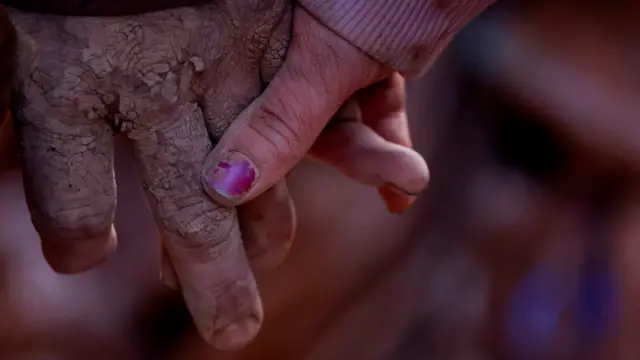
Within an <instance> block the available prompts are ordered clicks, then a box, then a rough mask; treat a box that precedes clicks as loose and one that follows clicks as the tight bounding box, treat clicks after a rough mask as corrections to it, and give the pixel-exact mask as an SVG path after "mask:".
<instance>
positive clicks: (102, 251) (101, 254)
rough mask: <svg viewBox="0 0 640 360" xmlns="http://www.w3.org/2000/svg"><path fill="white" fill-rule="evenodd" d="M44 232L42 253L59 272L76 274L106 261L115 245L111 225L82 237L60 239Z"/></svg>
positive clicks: (115, 238) (113, 230)
mask: <svg viewBox="0 0 640 360" xmlns="http://www.w3.org/2000/svg"><path fill="white" fill-rule="evenodd" d="M50 235H51V234H45V235H44V236H43V239H42V253H43V255H44V258H45V260H47V263H49V265H50V266H51V268H52V269H53V270H54V271H55V272H57V273H60V274H78V273H82V272H85V271H88V270H90V269H93V268H96V267H98V266H100V265H102V264H103V263H104V262H106V261H107V259H108V258H109V256H110V255H111V254H112V253H113V252H114V251H115V249H116V246H117V234H116V231H115V228H114V227H113V226H111V227H109V228H108V229H105V230H104V231H100V232H98V233H97V234H95V235H92V236H89V237H85V238H83V239H74V240H70V239H60V238H59V237H57V236H56V237H52V236H50Z"/></svg>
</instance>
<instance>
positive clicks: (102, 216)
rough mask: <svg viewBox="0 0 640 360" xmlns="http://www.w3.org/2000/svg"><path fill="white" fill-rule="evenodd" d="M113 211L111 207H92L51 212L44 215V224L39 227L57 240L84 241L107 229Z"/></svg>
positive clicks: (110, 222) (109, 225)
mask: <svg viewBox="0 0 640 360" xmlns="http://www.w3.org/2000/svg"><path fill="white" fill-rule="evenodd" d="M114 210H115V209H114V208H113V207H94V206H85V207H78V208H72V209H63V210H51V211H47V212H45V213H44V216H43V221H44V222H45V224H41V226H40V227H41V228H42V227H45V228H46V229H47V230H48V231H51V232H53V234H55V235H56V236H57V237H59V238H64V239H68V240H76V239H77V240H84V239H85V238H87V237H92V236H94V235H97V234H100V233H103V232H104V231H105V230H107V229H109V228H110V227H111V224H112V223H113V213H114Z"/></svg>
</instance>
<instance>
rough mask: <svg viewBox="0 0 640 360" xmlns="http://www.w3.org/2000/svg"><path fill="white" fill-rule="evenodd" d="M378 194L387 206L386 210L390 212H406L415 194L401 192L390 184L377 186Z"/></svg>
mask: <svg viewBox="0 0 640 360" xmlns="http://www.w3.org/2000/svg"><path fill="white" fill-rule="evenodd" d="M378 194H379V195H380V197H381V198H382V200H383V201H384V203H385V205H386V206H387V210H388V211H389V212H390V213H392V214H402V213H404V212H406V211H407V210H409V208H410V207H411V205H412V204H413V203H414V201H415V199H416V196H414V195H408V194H403V193H401V192H399V191H398V190H397V189H395V187H393V186H390V185H384V186H381V187H379V188H378Z"/></svg>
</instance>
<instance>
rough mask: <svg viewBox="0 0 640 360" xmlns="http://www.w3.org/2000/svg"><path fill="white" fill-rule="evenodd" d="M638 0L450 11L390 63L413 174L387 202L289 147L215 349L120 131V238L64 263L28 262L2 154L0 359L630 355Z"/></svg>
mask: <svg viewBox="0 0 640 360" xmlns="http://www.w3.org/2000/svg"><path fill="white" fill-rule="evenodd" d="M639 4H640V3H638V2H635V1H632V0H629V1H622V0H620V1H608V2H607V1H595V0H594V1H584V0H583V1H577V0H576V1H569V0H567V1H553V0H546V1H543V0H532V1H513V0H512V1H508V0H501V2H499V3H498V5H497V6H494V7H492V8H491V9H490V10H489V11H487V12H486V13H485V14H484V15H483V16H482V17H481V18H479V19H477V20H476V21H474V22H473V23H472V24H471V25H470V26H469V27H468V28H466V29H465V31H464V32H463V33H461V34H460V35H459V36H458V37H457V38H456V41H455V43H454V44H453V45H452V46H451V47H450V49H449V50H448V51H447V52H446V53H445V54H444V56H443V57H442V58H441V59H440V61H439V62H438V63H437V64H436V66H435V67H434V68H433V70H432V71H431V72H430V73H429V75H428V76H426V77H425V78H423V79H421V80H419V81H415V82H413V83H412V84H410V90H409V95H408V96H409V104H410V117H411V119H412V123H413V134H414V138H415V144H416V146H417V147H418V148H419V150H420V151H421V152H422V153H423V154H424V155H425V156H426V157H427V159H428V162H429V165H430V168H431V173H432V182H431V185H430V188H429V190H428V192H427V193H426V194H424V195H423V196H422V197H421V200H420V201H419V202H418V203H417V204H416V205H415V207H414V208H413V209H412V211H410V213H408V214H406V215H404V216H401V217H400V216H393V215H388V214H386V212H385V209H384V206H383V204H382V203H381V202H380V200H378V198H377V197H376V194H375V191H374V190H371V189H367V188H364V187H362V186H359V185H356V184H353V183H352V182H350V181H348V180H345V179H343V178H342V177H341V176H339V175H338V174H336V173H334V172H333V171H330V170H327V169H325V168H322V167H319V166H317V165H315V164H310V163H305V164H303V165H301V166H299V168H298V169H297V170H296V171H295V172H294V173H293V174H292V175H291V178H290V184H291V187H292V190H293V192H294V195H295V198H296V205H297V208H298V212H299V221H300V226H299V233H298V236H297V239H296V243H295V245H294V247H293V249H292V253H291V255H290V257H289V258H288V259H287V261H286V263H285V264H284V265H283V266H282V267H280V268H279V269H277V270H275V271H273V272H270V273H264V274H258V278H259V282H260V287H261V291H262V294H263V297H264V303H265V311H266V321H265V326H264V329H263V331H262V332H261V334H260V336H259V337H258V339H257V340H256V342H255V343H254V344H252V345H251V346H250V347H249V348H248V349H246V350H244V351H240V352H237V353H218V352H216V351H213V350H212V349H211V348H209V347H208V346H206V345H204V344H203V342H202V341H200V340H199V338H198V337H197V336H196V335H195V332H194V330H193V328H192V326H191V323H190V320H189V317H188V314H187V313H186V311H185V309H184V306H183V304H182V302H181V300H180V297H179V295H178V294H176V293H174V292H171V291H169V290H167V289H165V288H163V286H161V284H160V281H159V277H158V270H157V268H158V262H159V253H158V247H157V244H156V242H155V241H156V240H155V236H154V231H155V230H154V227H153V223H152V220H151V217H150V215H149V213H148V210H147V208H146V206H145V205H144V202H143V197H142V195H141V193H140V190H139V187H138V185H137V184H136V181H135V172H134V169H133V166H132V164H131V161H130V158H129V157H128V155H127V154H126V152H125V151H124V150H122V149H121V150H120V151H119V154H118V155H119V156H118V163H117V165H118V181H119V182H118V184H119V193H120V196H119V199H120V200H119V202H120V206H119V213H118V218H117V228H118V232H119V235H120V236H119V238H120V247H119V249H118V253H117V254H116V255H115V256H114V257H113V258H112V259H111V260H110V262H109V263H108V264H106V265H105V266H103V267H102V268H100V269H97V270H94V271H91V272H89V273H86V274H83V275H78V276H60V275H56V274H54V273H53V272H52V271H51V270H50V269H49V268H48V267H47V265H46V264H45V262H44V259H43V258H42V255H41V254H40V250H39V243H38V240H37V238H36V235H35V233H34V230H33V229H32V227H31V225H30V222H29V217H28V213H27V211H26V206H25V204H24V199H23V197H22V190H21V188H20V178H19V174H18V173H17V172H16V173H10V174H7V175H3V176H2V177H0V198H1V199H3V200H2V201H1V202H0V319H2V321H0V359H8V360H13V359H16V360H22V359H55V360H76V359H77V360H87V359H100V360H101V359H105V360H107V359H118V360H129V359H131V360H146V359H167V360H169V359H185V360H200V359H202V360H204V359H212V360H222V359H223V360H250V359H278V360H298V359H305V360H326V359H332V360H341V359H349V360H361V359H362V360H376V359H380V360H395V359H402V360H405V359H406V360H413V359H416V360H417V359H433V360H481V359H499V360H502V359H504V360H537V359H554V360H555V359H558V360H565V359H566V360H573V359H576V360H577V359H580V360H582V359H624V360H626V359H639V358H640V342H639V341H638V340H640V265H638V261H639V259H640V189H639V188H638V186H636V184H637V177H638V174H639V173H640V141H637V140H636V139H637V138H636V136H640V121H639V120H638V119H637V117H638V116H639V114H640V101H638V100H640V72H639V71H637V70H636V69H638V68H640V27H639V26H638V21H637V19H638V17H639V16H640V5H639ZM122 148H124V147H122ZM338 209H339V211H338Z"/></svg>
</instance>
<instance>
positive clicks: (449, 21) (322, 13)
mask: <svg viewBox="0 0 640 360" xmlns="http://www.w3.org/2000/svg"><path fill="white" fill-rule="evenodd" d="M494 1H495V0H298V3H299V4H300V5H301V6H302V7H303V8H305V9H306V10H307V11H309V12H310V13H311V14H312V15H313V16H314V17H316V18H317V19H318V20H319V21H321V22H322V23H323V24H325V25H326V26H327V27H328V28H330V29H332V30H333V31H335V32H336V33H338V34H339V35H340V36H342V37H344V38H345V39H346V40H347V41H349V42H350V43H351V44H353V45H354V46H356V47H358V48H360V49H361V50H363V51H364V52H366V53H367V54H369V56H371V57H373V58H374V59H376V60H378V61H380V62H381V63H383V64H385V65H387V66H389V67H391V68H393V69H395V70H397V71H398V72H400V73H401V74H402V75H404V76H419V75H421V74H423V73H424V72H425V71H426V70H427V68H428V67H429V65H430V64H431V63H432V62H433V60H435V58H436V57H437V56H438V55H439V54H440V52H442V49H444V47H445V46H446V45H448V44H449V42H450V41H451V39H452V38H453V36H454V35H455V34H456V33H457V32H458V31H459V30H460V29H461V28H462V27H463V26H464V25H466V24H467V23H468V22H469V21H470V20H471V19H472V18H473V17H474V16H476V15H477V14H479V13H480V12H481V11H482V10H484V9H485V8H486V7H487V6H488V5H489V4H491V3H493V2H494Z"/></svg>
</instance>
